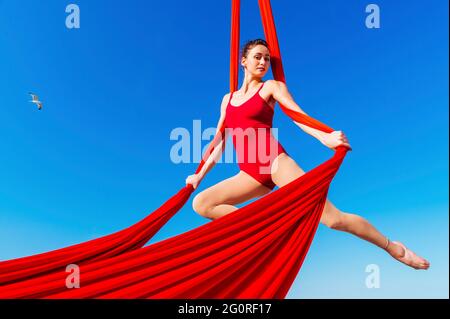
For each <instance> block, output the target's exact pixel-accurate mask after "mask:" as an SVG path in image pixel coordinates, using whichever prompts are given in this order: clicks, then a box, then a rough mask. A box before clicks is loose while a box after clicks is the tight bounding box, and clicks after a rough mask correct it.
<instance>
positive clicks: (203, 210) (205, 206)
mask: <svg viewBox="0 0 450 319" xmlns="http://www.w3.org/2000/svg"><path fill="white" fill-rule="evenodd" d="M192 208H193V209H194V211H195V212H196V213H197V214H199V215H201V216H203V217H208V215H209V212H210V211H211V205H210V204H209V203H208V199H207V197H206V195H205V194H204V193H199V194H197V195H196V196H195V197H194V199H193V200H192Z"/></svg>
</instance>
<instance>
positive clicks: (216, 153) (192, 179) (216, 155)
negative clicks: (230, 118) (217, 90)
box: [186, 93, 230, 189]
mask: <svg viewBox="0 0 450 319" xmlns="http://www.w3.org/2000/svg"><path fill="white" fill-rule="evenodd" d="M229 98H230V94H229V93H228V94H225V95H224V97H223V99H222V103H221V106H220V118H219V121H218V123H217V129H216V134H217V132H219V129H220V128H221V126H222V124H223V122H224V121H225V116H226V107H227V105H228V99H229ZM226 139H227V131H225V134H224V138H223V139H222V140H221V141H220V142H219V143H218V144H217V146H216V147H215V148H214V150H213V151H212V153H211V154H210V156H209V157H208V158H207V160H206V161H205V163H204V164H203V166H202V168H201V169H200V171H199V172H198V173H197V174H193V175H190V176H189V177H188V178H187V179H186V183H187V184H192V185H193V186H194V189H195V188H196V187H197V185H198V184H199V183H200V181H201V180H202V179H203V178H204V177H205V175H206V174H207V173H208V172H209V171H210V170H211V169H212V168H213V167H214V165H215V164H216V163H217V162H218V161H219V159H220V156H221V155H222V150H223V144H224V143H225V141H226Z"/></svg>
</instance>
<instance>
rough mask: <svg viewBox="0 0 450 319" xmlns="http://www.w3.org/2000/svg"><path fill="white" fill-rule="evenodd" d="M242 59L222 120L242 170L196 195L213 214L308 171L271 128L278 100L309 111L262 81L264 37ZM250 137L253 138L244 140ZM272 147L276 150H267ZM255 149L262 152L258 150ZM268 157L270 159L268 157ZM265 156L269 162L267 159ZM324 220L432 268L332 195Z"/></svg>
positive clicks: (193, 180)
mask: <svg viewBox="0 0 450 319" xmlns="http://www.w3.org/2000/svg"><path fill="white" fill-rule="evenodd" d="M241 65H242V67H243V69H244V73H245V76H244V80H243V84H242V86H241V88H240V89H239V90H238V91H236V92H233V93H228V94H226V95H225V96H224V97H223V100H222V105H221V115H220V119H219V122H218V124H217V128H220V127H221V126H222V124H223V123H224V121H225V123H224V124H225V125H226V128H227V130H226V132H225V134H226V135H225V139H224V141H225V140H226V137H227V136H228V134H229V129H230V128H231V129H232V131H233V144H234V146H235V149H236V153H237V155H238V162H239V167H240V171H239V173H238V174H236V175H235V176H232V177H230V178H228V179H226V180H224V181H221V182H219V183H218V184H216V185H213V186H212V187H210V188H208V189H206V190H204V191H203V192H201V193H199V194H198V195H197V196H195V198H194V200H193V209H194V210H195V211H196V212H197V213H198V214H200V215H202V216H204V217H206V218H209V219H216V218H219V217H221V216H224V215H226V214H229V213H231V212H233V211H235V210H236V209H238V208H237V207H235V206H234V205H237V204H240V203H243V202H245V201H248V200H250V199H252V198H256V197H260V196H263V195H265V194H267V193H269V192H270V191H271V190H272V189H273V188H274V187H275V186H278V187H283V186H284V185H286V184H288V183H290V182H291V181H293V180H295V179H297V178H298V177H300V176H301V175H303V174H304V173H305V172H304V171H303V170H302V169H301V168H300V167H299V166H298V165H297V164H296V162H295V161H294V160H293V159H292V158H291V157H290V156H289V155H288V154H287V152H286V151H285V150H284V148H283V147H282V146H281V144H280V143H278V141H277V140H276V139H275V138H274V136H273V135H272V132H271V130H270V129H271V127H272V118H273V112H274V111H273V108H274V105H275V103H276V102H279V103H280V104H283V105H284V106H286V107H287V108H289V109H292V110H295V111H298V112H301V113H304V114H306V113H305V112H304V111H303V110H301V109H300V107H299V106H298V105H297V104H296V103H295V102H294V100H293V99H292V97H291V95H290V93H289V91H288V89H287V87H286V85H285V84H284V83H282V82H279V81H275V80H268V81H266V82H262V78H263V77H264V76H265V75H266V73H267V71H268V70H269V67H270V52H269V49H268V45H267V43H266V42H265V41H264V40H261V39H256V40H252V41H249V42H247V43H246V44H245V46H244V48H243V50H242V58H241ZM295 124H297V125H298V126H299V127H300V128H301V129H302V130H304V131H305V132H306V133H308V134H310V135H312V136H314V137H315V138H317V139H318V140H319V141H320V142H321V143H323V144H324V145H325V146H327V147H329V148H331V149H335V148H336V147H338V146H342V145H344V146H347V147H350V145H349V142H348V140H347V137H346V136H345V135H344V133H342V132H341V131H334V132H332V133H329V134H328V133H324V132H321V131H318V130H316V129H312V128H310V127H308V126H305V125H302V124H299V123H296V122H295ZM239 129H240V130H239ZM248 132H250V133H248ZM245 137H246V138H247V140H248V143H247V144H245V143H244V140H245ZM224 141H222V142H221V143H220V144H219V145H218V146H217V147H216V148H215V150H214V151H213V152H212V154H211V156H210V157H209V158H208V160H207V161H206V162H205V165H204V166H203V168H202V170H201V171H200V172H199V173H198V174H194V175H190V176H188V177H187V179H186V184H191V185H192V186H193V188H194V189H195V188H197V186H198V185H199V183H200V182H201V180H202V179H203V178H204V176H205V175H206V173H207V172H208V171H209V170H210V169H211V168H212V167H213V166H214V164H215V163H216V162H217V160H218V158H219V157H220V156H221V151H222V146H223V145H222V143H223V142H224ZM238 141H240V142H241V143H238ZM267 150H269V152H267ZM267 153H270V155H269V156H267ZM255 154H256V156H252V155H255ZM262 154H263V155H264V156H265V157H264V156H262ZM250 157H252V159H250ZM267 157H268V158H267ZM263 158H264V159H266V160H267V161H263ZM265 162H268V164H266V165H264V163H265ZM320 222H321V223H322V224H324V225H326V226H328V227H330V228H332V229H337V230H341V231H345V232H348V233H351V234H354V235H356V236H358V237H360V238H362V239H365V240H367V241H369V242H371V243H373V244H375V245H377V246H378V247H380V248H382V249H384V250H386V251H387V252H388V253H389V254H390V255H391V256H392V257H394V258H395V259H397V260H398V261H400V262H402V263H404V264H406V265H408V266H410V267H413V268H415V269H428V268H429V266H430V263H429V262H428V261H427V260H425V259H424V258H421V257H419V256H417V255H416V254H414V253H413V252H412V251H411V250H409V249H408V248H406V247H405V246H404V245H403V244H402V243H400V242H391V241H390V240H389V239H388V238H387V237H386V236H384V235H383V234H381V233H380V232H379V231H378V230H377V229H375V227H373V226H372V225H371V224H370V223H369V222H368V221H367V220H365V219H364V218H362V217H360V216H358V215H354V214H349V213H344V212H342V211H340V210H339V209H337V208H336V207H335V206H334V205H333V204H332V203H331V202H330V201H329V200H327V201H326V204H325V207H324V210H323V213H322V216H321V220H320Z"/></svg>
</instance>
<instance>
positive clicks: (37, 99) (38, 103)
mask: <svg viewBox="0 0 450 319" xmlns="http://www.w3.org/2000/svg"><path fill="white" fill-rule="evenodd" d="M28 94H30V95H31V99H32V100H31V101H30V102H31V103H34V104H36V105H37V107H38V110H42V102H41V101H39V97H38V96H37V95H36V94H33V93H31V92H30V93H28Z"/></svg>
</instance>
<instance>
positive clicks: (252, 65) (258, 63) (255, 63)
mask: <svg viewBox="0 0 450 319" xmlns="http://www.w3.org/2000/svg"><path fill="white" fill-rule="evenodd" d="M241 64H242V66H243V67H244V68H246V69H247V72H250V74H252V75H253V76H256V77H261V78H262V77H264V75H266V73H267V71H268V70H269V67H270V54H269V49H268V48H266V47H265V46H264V45H261V44H258V45H257V46H255V47H253V48H252V49H251V50H249V51H248V54H247V57H243V58H242V62H241Z"/></svg>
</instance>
